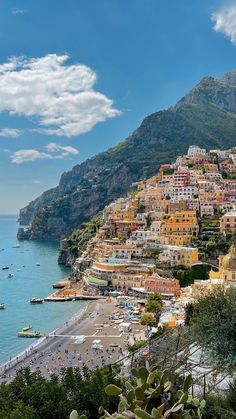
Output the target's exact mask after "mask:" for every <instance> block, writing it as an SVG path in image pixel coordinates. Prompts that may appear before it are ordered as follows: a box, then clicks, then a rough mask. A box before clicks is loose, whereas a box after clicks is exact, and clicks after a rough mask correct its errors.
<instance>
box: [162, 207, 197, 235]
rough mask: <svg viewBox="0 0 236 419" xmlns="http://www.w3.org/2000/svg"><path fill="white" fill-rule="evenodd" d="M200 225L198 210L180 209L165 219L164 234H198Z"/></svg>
mask: <svg viewBox="0 0 236 419" xmlns="http://www.w3.org/2000/svg"><path fill="white" fill-rule="evenodd" d="M198 232H199V227H198V222H197V218H196V211H180V212H179V213H175V214H174V215H172V216H171V217H169V218H168V219H165V220H163V225H162V235H163V236H170V235H177V236H180V235H182V236H186V235H188V236H191V237H192V238H195V237H197V236H198Z"/></svg>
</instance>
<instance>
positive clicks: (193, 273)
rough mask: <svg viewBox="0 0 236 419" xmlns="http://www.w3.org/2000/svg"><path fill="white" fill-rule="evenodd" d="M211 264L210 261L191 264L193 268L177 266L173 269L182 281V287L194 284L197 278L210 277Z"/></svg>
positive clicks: (174, 273)
mask: <svg viewBox="0 0 236 419" xmlns="http://www.w3.org/2000/svg"><path fill="white" fill-rule="evenodd" d="M210 269H211V266H210V265H209V264H208V263H203V264H200V263H199V264H197V265H193V266H191V268H185V267H184V266H183V267H181V268H175V269H174V270H173V276H174V277H175V278H176V279H178V280H179V281H180V286H181V287H187V286H189V285H191V284H193V282H194V280H195V279H202V280H205V279H208V278H209V271H210Z"/></svg>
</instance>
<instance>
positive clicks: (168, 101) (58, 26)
mask: <svg viewBox="0 0 236 419" xmlns="http://www.w3.org/2000/svg"><path fill="white" fill-rule="evenodd" d="M0 45H1V48H0V214H4V213H17V212H18V211H19V209H20V208H21V207H23V206H25V205H26V204H27V203H28V202H29V201H31V200H32V199H34V198H36V197H37V196H38V195H40V194H41V193H42V192H43V191H45V190H47V189H49V188H52V187H54V186H56V185H57V184H58V182H59V179H60V176H61V174H62V173H63V172H64V171H68V170H70V169H71V168H72V167H73V166H74V165H76V164H79V163H81V162H82V161H84V160H85V159H87V158H89V157H91V156H93V155H94V154H97V153H99V152H101V151H104V150H106V149H108V148H110V147H112V146H114V145H116V144H118V143H119V142H120V141H122V140H124V139H125V138H126V137H128V136H129V135H130V134H131V133H132V131H133V130H135V129H136V128H137V127H138V126H139V125H140V123H141V122H142V120H143V118H144V117H145V116H147V115H149V114H151V113H153V112H157V111H159V110H161V109H166V108H168V107H169V106H171V105H173V104H175V103H176V101H177V100H179V99H180V98H181V97H182V96H184V94H186V92H187V91H188V90H189V89H191V88H192V87H193V86H194V85H195V84H196V83H197V82H199V81H200V80H201V78H202V77H204V76H206V75H211V76H213V77H215V78H217V77H220V76H222V75H223V74H224V73H226V72H227V71H230V70H232V69H236V0H234V1H225V0H208V1H206V0H198V1H196V0H66V1H65V0H40V1H32V0H14V1H12V0H1V2H0Z"/></svg>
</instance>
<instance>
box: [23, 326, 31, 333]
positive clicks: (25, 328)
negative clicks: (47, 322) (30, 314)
mask: <svg viewBox="0 0 236 419" xmlns="http://www.w3.org/2000/svg"><path fill="white" fill-rule="evenodd" d="M30 329H32V326H25V327H22V332H27V331H28V330H30Z"/></svg>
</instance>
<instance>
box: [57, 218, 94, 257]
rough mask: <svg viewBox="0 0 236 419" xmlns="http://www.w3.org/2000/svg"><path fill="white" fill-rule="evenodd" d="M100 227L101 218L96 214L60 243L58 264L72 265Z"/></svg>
mask: <svg viewBox="0 0 236 419" xmlns="http://www.w3.org/2000/svg"><path fill="white" fill-rule="evenodd" d="M101 225H102V216H101V214H98V215H96V216H94V217H93V218H91V220H90V221H87V222H85V223H83V224H82V225H81V227H80V228H79V229H77V230H76V231H74V232H73V233H72V234H71V235H70V236H69V237H68V238H67V239H64V240H62V241H61V245H60V250H59V263H61V264H66V265H72V264H73V263H74V261H75V259H76V258H77V257H79V256H80V255H81V253H82V252H83V251H84V250H85V249H86V246H87V244H88V242H89V240H90V239H92V237H94V236H95V234H96V233H97V231H98V229H99V227H100V226H101Z"/></svg>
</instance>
